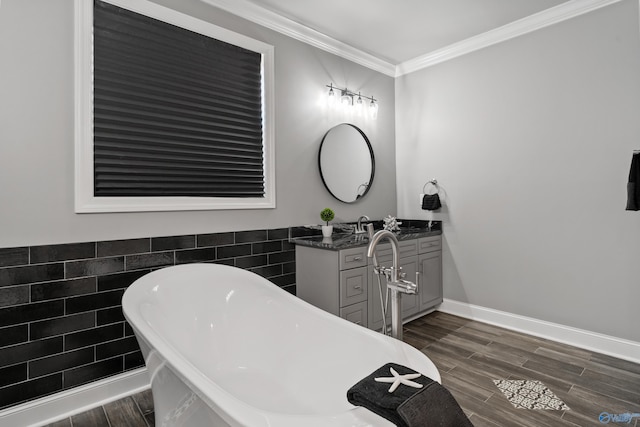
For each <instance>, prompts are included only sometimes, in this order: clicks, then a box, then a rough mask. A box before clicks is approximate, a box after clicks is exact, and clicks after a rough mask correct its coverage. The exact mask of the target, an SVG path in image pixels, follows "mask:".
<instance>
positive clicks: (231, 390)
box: [122, 264, 440, 427]
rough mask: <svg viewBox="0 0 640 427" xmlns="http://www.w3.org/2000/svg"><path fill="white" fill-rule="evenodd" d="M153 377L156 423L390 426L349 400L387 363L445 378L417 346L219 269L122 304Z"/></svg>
mask: <svg viewBox="0 0 640 427" xmlns="http://www.w3.org/2000/svg"><path fill="white" fill-rule="evenodd" d="M122 307H123V311H124V314H125V317H126V318H127V320H128V321H129V323H130V324H131V326H132V327H133V330H134V332H135V334H136V337H137V339H138V342H139V343H140V346H141V348H142V352H143V354H144V357H145V361H146V364H147V369H148V371H149V374H150V377H151V387H152V392H153V400H154V406H155V416H156V426H158V427H162V426H189V427H201V426H202V427H205V426H249V427H263V426H265V427H266V426H269V427H302V426H304V427H328V426H345V427H346V426H392V425H393V424H391V423H390V422H389V421H387V420H385V419H384V418H381V417H379V416H378V415H376V414H374V413H373V412H370V411H368V410H367V409H364V408H361V407H355V406H353V405H351V404H350V403H349V402H347V398H346V392H347V390H348V389H349V388H350V387H351V386H352V385H354V384H355V383H356V382H358V381H359V380H360V379H362V378H364V377H365V376H367V375H369V374H370V373H371V372H373V371H374V370H375V369H377V368H379V367H380V366H382V365H384V364H385V363H387V362H396V363H399V364H402V365H405V366H408V367H410V368H412V369H414V370H416V371H418V372H421V373H422V374H424V375H427V376H429V377H431V378H433V379H434V380H437V381H440V375H439V373H438V371H437V369H436V367H435V365H434V364H433V363H432V362H431V360H429V359H428V358H427V357H426V356H425V355H424V354H422V353H421V352H419V351H418V350H416V349H414V348H413V347H411V346H409V345H408V344H405V343H403V342H401V341H398V340H396V339H394V338H390V337H387V336H384V335H382V334H379V333H377V332H374V331H371V330H368V329H365V328H363V327H361V326H358V325H355V324H353V323H351V322H348V321H346V320H344V319H341V318H339V317H337V316H334V315H332V314H329V313H327V312H325V311H322V310H320V309H318V308H316V307H314V306H312V305H310V304H308V303H306V302H304V301H302V300H301V299H299V298H296V297H295V296H293V295H291V294H289V293H288V292H286V291H284V290H282V289H280V288H278V287H277V286H276V285H274V284H272V283H271V282H269V281H268V280H266V279H264V278H262V277H260V276H258V275H256V274H254V273H251V272H248V271H245V270H241V269H239V268H234V267H228V266H223V265H215V264H188V265H181V266H175V267H168V268H164V269H161V270H158V271H154V272H152V273H149V274H147V275H146V276H143V277H141V278H140V279H138V280H137V281H136V282H135V283H133V284H132V285H131V286H130V287H129V288H128V289H127V291H126V292H125V294H124V296H123V299H122Z"/></svg>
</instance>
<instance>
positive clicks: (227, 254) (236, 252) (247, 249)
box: [216, 244, 251, 259]
mask: <svg viewBox="0 0 640 427" xmlns="http://www.w3.org/2000/svg"><path fill="white" fill-rule="evenodd" d="M216 250H217V258H218V259H224V258H235V257H239V256H245V255H251V245H249V244H247V245H233V246H219V247H218V248H216Z"/></svg>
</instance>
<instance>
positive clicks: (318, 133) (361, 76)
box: [0, 0, 396, 248]
mask: <svg viewBox="0 0 640 427" xmlns="http://www.w3.org/2000/svg"><path fill="white" fill-rule="evenodd" d="M87 1H88V0H87ZM157 3H160V4H162V5H164V6H169V7H171V8H173V9H176V10H179V11H181V12H184V13H187V14H190V15H193V16H196V17H198V18H200V19H204V20H208V21H210V22H213V23H214V24H217V25H220V26H222V27H225V28H228V29H231V30H234V31H236V32H239V33H242V34H245V35H248V36H250V37H253V38H256V39H259V40H262V41H264V42H266V43H269V44H272V45H274V46H275V58H276V72H275V76H276V81H275V84H276V129H275V131H276V169H277V171H276V180H277V189H276V194H277V208H276V209H270V210H245V211H237V210H236V211H199V212H177V213H176V212H171V213H169V212H158V213H115V214H114V213H112V214H75V213H74V210H73V203H74V200H73V188H74V182H73V175H74V171H73V165H74V158H73V156H74V144H73V129H74V128H73V124H74V123H73V106H74V100H73V85H74V78H73V2H72V1H71V0H29V1H24V0H3V1H2V6H1V7H0V248H2V247H13V246H28V245H41V244H53V243H69V242H82V241H95V240H109V239H129V238H134V237H148V236H166V235H182V234H198V233H214V232H224V231H239V230H256V229H266V228H280V227H286V226H290V225H300V224H318V223H320V222H321V221H320V218H319V212H320V210H322V209H323V208H325V207H332V208H333V209H334V210H335V212H336V221H341V220H345V221H346V220H355V219H356V218H357V217H358V216H359V215H361V214H367V215H369V216H370V217H372V218H373V217H377V218H381V217H383V216H385V215H388V214H395V211H396V190H395V145H394V138H395V134H394V132H395V130H394V120H395V112H394V81H393V78H391V77H388V76H385V75H383V74H380V73H378V72H375V71H371V70H369V69H367V68H364V67H362V66H359V65H356V64H354V63H351V62H349V61H346V60H344V59H341V58H338V57H336V56H334V55H331V54H328V53H326V52H324V51H321V50H318V49H315V48H312V47H310V46H309V45H306V44H304V43H301V42H298V41H295V40H293V39H290V38H288V37H285V36H282V35H280V34H278V33H275V32H273V31H270V30H267V29H264V28H262V27H259V26H257V25H255V24H252V23H249V22H247V21H245V20H242V19H240V18H237V17H235V16H233V15H230V14H227V13H224V12H221V11H218V10H216V9H214V8H211V7H210V6H207V5H206V4H204V3H203V2H200V1H198V0H184V1H181V0H158V1H157ZM331 81H333V83H334V84H337V85H347V86H348V87H349V88H350V89H353V90H361V91H362V92H363V93H365V94H374V95H375V97H376V98H378V99H380V110H379V116H378V120H377V121H370V120H365V119H357V118H349V117H345V116H342V115H340V114H329V113H328V112H327V111H326V110H325V109H324V108H322V107H321V106H320V105H319V99H320V98H321V97H322V96H324V95H325V93H326V91H325V87H324V85H325V84H328V83H329V82H331ZM344 121H350V122H352V123H354V124H356V125H357V126H359V127H361V128H362V130H363V131H364V132H365V133H366V134H367V135H368V136H369V139H370V140H371V143H372V145H373V149H374V151H375V154H376V156H377V159H378V162H377V164H376V180H375V182H374V185H373V186H372V188H371V190H370V192H369V195H368V196H367V197H366V198H365V199H364V200H362V201H361V202H359V203H357V204H355V205H347V204H343V203H341V202H338V201H337V200H335V199H333V198H332V197H331V196H330V195H329V193H328V192H327V191H326V190H325V189H324V186H323V185H322V181H321V179H320V175H319V173H318V171H317V166H316V165H317V158H316V156H317V150H318V148H319V145H320V141H321V139H322V136H323V135H324V133H325V132H326V131H327V130H328V129H329V128H330V127H332V126H334V125H336V124H338V123H341V122H344Z"/></svg>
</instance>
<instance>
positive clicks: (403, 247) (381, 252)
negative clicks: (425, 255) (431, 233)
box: [376, 239, 418, 263]
mask: <svg viewBox="0 0 640 427" xmlns="http://www.w3.org/2000/svg"><path fill="white" fill-rule="evenodd" d="M398 251H399V253H400V254H399V255H400V258H406V257H409V256H413V255H417V254H418V241H417V240H415V239H414V240H402V241H400V242H398ZM376 255H377V257H378V262H379V263H384V262H390V261H391V260H392V259H393V249H391V244H390V243H384V244H382V245H378V247H377V249H376Z"/></svg>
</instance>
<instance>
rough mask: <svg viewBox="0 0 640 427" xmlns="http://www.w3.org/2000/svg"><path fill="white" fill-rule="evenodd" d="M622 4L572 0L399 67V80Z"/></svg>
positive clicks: (397, 73) (397, 69)
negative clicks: (475, 52) (478, 51)
mask: <svg viewBox="0 0 640 427" xmlns="http://www.w3.org/2000/svg"><path fill="white" fill-rule="evenodd" d="M619 1H621V0H571V1H568V2H566V3H562V4H559V5H558V6H555V7H552V8H549V9H546V10H543V11H541V12H538V13H535V14H533V15H530V16H527V17H526V18H522V19H519V20H517V21H514V22H511V23H509V24H506V25H503V26H502V27H498V28H496V29H493V30H490V31H487V32H485V33H482V34H479V35H477V36H474V37H470V38H468V39H465V40H462V41H460V42H457V43H454V44H451V45H449V46H446V47H443V48H442V49H438V50H435V51H433V52H430V53H427V54H425V55H422V56H418V57H416V58H414V59H410V60H408V61H405V62H403V63H401V64H398V65H397V67H396V77H399V76H402V75H404V74H408V73H412V72H414V71H418V70H421V69H423V68H427V67H430V66H432V65H436V64H439V63H441V62H444V61H448V60H450V59H453V58H456V57H458V56H462V55H466V54H467V53H471V52H474V51H476V50H479V49H482V48H485V47H488V46H491V45H494V44H497V43H500V42H503V41H506V40H509V39H512V38H515V37H518V36H521V35H523V34H527V33H530V32H533V31H536V30H539V29H541V28H544V27H548V26H549V25H553V24H557V23H559V22H562V21H566V20H568V19H571V18H574V17H576V16H579V15H583V14H585V13H588V12H591V11H594V10H596V9H600V8H602V7H605V6H609V5H611V4H613V3H617V2H619Z"/></svg>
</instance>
